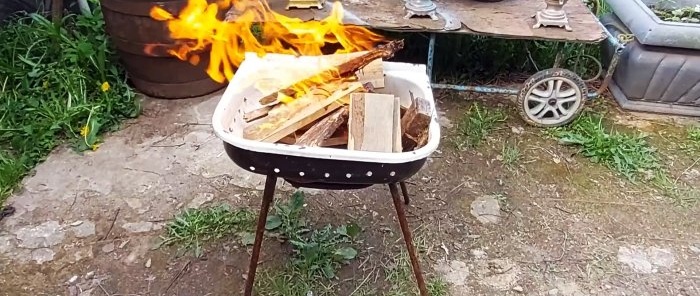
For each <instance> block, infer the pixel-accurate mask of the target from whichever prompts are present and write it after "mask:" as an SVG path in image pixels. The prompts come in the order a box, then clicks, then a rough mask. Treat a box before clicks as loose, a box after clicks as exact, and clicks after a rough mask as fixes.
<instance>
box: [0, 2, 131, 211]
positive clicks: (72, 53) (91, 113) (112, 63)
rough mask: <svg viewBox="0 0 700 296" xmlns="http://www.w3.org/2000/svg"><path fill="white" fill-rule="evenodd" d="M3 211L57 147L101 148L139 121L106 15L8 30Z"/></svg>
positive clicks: (4, 35) (2, 86) (0, 63)
mask: <svg viewBox="0 0 700 296" xmlns="http://www.w3.org/2000/svg"><path fill="white" fill-rule="evenodd" d="M0 44H2V46H0V205H1V204H2V202H3V200H4V199H5V198H6V197H7V196H8V195H9V194H11V192H12V191H13V189H14V188H15V186H16V185H17V184H18V183H19V182H20V181H21V179H22V178H23V177H24V176H25V175H26V174H27V173H28V172H29V170H31V169H32V168H33V167H34V166H35V165H37V164H38V163H40V162H41V161H43V159H44V158H45V157H46V156H47V155H48V153H49V152H50V151H51V150H52V149H53V148H54V147H56V146H58V145H60V144H62V143H64V142H66V140H68V141H69V142H71V143H72V144H73V145H74V146H75V148H76V149H78V150H80V151H82V150H88V149H97V147H98V146H99V144H100V136H99V135H100V134H102V133H103V132H106V131H113V130H115V129H117V128H118V127H119V123H120V122H121V120H122V119H124V118H131V117H135V116H137V115H138V113H139V111H140V108H139V104H138V100H137V99H136V97H135V94H134V92H133V91H132V90H131V88H130V87H129V86H128V85H127V84H126V75H125V73H124V71H123V70H122V69H121V68H120V67H119V64H118V58H117V56H116V54H115V51H114V49H113V47H112V46H111V43H110V42H109V40H108V38H107V35H106V33H105V30H104V20H103V18H102V15H101V10H100V9H99V7H98V9H95V10H94V15H92V16H86V15H68V16H66V17H65V18H63V21H62V22H61V24H60V25H59V26H56V25H54V24H53V23H52V22H51V21H49V20H48V19H46V18H45V17H43V16H41V15H39V14H29V15H24V16H21V17H18V18H16V19H12V20H10V21H9V23H8V24H7V25H6V26H3V27H2V28H1V29H0Z"/></svg>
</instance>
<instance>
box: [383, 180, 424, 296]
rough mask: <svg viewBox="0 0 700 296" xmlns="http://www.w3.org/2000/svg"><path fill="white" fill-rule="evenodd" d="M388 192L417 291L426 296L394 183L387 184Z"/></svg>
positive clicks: (421, 295) (406, 222)
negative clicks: (416, 284) (399, 226)
mask: <svg viewBox="0 0 700 296" xmlns="http://www.w3.org/2000/svg"><path fill="white" fill-rule="evenodd" d="M389 191H391V198H392V199H393V200H394V208H396V216H397V217H398V218H399V225H401V232H402V233H403V240H404V241H405V242H406V249H408V256H409V257H410V258H411V267H412V268H413V275H414V276H415V277H416V283H418V290H419V291H420V296H428V289H427V288H426V286H425V280H424V279H423V272H422V271H421V269H420V265H419V264H418V256H417V255H416V249H415V248H414V247H413V238H412V237H411V229H410V228H408V220H407V219H406V212H404V209H403V204H402V203H401V198H400V197H399V189H398V188H396V183H391V184H389Z"/></svg>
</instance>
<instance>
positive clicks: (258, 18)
mask: <svg viewBox="0 0 700 296" xmlns="http://www.w3.org/2000/svg"><path fill="white" fill-rule="evenodd" d="M210 2H213V1H211V0H210ZM231 5H233V7H234V9H235V15H236V18H235V19H234V20H233V21H230V22H227V21H223V20H219V19H218V18H217V16H218V15H219V14H220V12H221V11H224V10H227V9H229V8H230V7H231ZM150 15H151V18H153V19H155V20H159V21H164V22H166V23H167V26H168V29H169V31H170V36H171V38H173V39H174V40H176V41H177V47H176V48H175V49H170V50H168V52H169V53H170V54H171V55H173V56H176V57H177V58H179V59H181V60H183V61H189V62H190V63H192V64H197V63H199V60H200V58H199V54H200V53H201V52H203V51H204V50H206V49H207V48H210V49H211V50H210V53H209V65H208V67H207V70H206V71H207V74H208V75H209V76H210V77H211V78H212V79H213V80H215V81H217V82H224V81H225V80H229V81H230V80H231V79H232V78H233V75H234V68H237V67H238V66H239V65H240V64H241V62H243V59H244V56H245V52H255V53H257V54H258V55H259V56H262V55H264V54H266V53H281V54H294V55H321V54H323V52H322V48H324V46H326V45H328V44H335V46H336V47H338V49H337V50H335V53H350V52H358V51H364V50H368V49H371V48H373V47H374V46H375V45H376V44H377V43H378V42H380V41H382V40H383V37H382V36H380V35H378V34H375V33H373V32H371V31H369V30H368V29H365V28H363V27H359V26H354V25H344V24H342V19H343V8H342V5H341V4H340V2H334V3H333V8H332V11H331V14H330V15H329V16H328V17H326V18H325V19H323V20H321V21H306V22H305V21H302V20H300V19H298V18H290V17H287V16H284V15H281V14H279V13H276V12H274V11H272V9H271V8H270V7H269V5H268V4H267V3H266V1H265V0H218V2H217V3H211V4H210V3H208V2H207V0H188V3H187V5H186V6H185V8H184V9H182V11H180V13H179V15H178V16H173V15H172V14H170V13H169V12H167V11H166V10H164V9H163V8H160V7H157V6H156V7H153V8H152V9H151V13H150ZM256 34H257V36H256ZM327 78H329V77H319V79H327ZM301 88H305V87H301ZM307 91H308V89H303V90H302V89H300V90H299V92H300V93H305V92H307ZM281 100H289V98H281Z"/></svg>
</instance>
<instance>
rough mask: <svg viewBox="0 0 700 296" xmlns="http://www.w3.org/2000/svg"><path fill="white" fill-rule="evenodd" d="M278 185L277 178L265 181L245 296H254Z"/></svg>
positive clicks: (271, 177)
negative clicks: (256, 273)
mask: <svg viewBox="0 0 700 296" xmlns="http://www.w3.org/2000/svg"><path fill="white" fill-rule="evenodd" d="M276 185H277V177H274V176H267V179H266V180H265V191H263V196H262V205H261V206H260V213H258V225H257V228H256V229H255V242H254V243H253V254H251V256H250V264H249V265H248V278H246V282H245V294H244V295H245V296H251V295H253V284H255V271H256V270H257V269H258V259H260V248H261V247H262V241H263V235H264V234H265V223H266V222H267V213H268V212H269V211H270V206H271V205H272V200H273V197H274V196H275V186H276Z"/></svg>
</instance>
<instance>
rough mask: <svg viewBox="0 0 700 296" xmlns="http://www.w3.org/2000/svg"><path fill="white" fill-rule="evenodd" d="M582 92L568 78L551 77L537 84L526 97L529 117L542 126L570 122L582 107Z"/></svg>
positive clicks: (525, 102) (526, 108)
mask: <svg viewBox="0 0 700 296" xmlns="http://www.w3.org/2000/svg"><path fill="white" fill-rule="evenodd" d="M581 95H582V94H581V90H580V89H579V88H578V87H577V86H576V84H575V83H574V82H573V81H571V80H569V79H566V78H562V77H550V78H547V79H544V80H542V81H540V82H539V83H537V84H535V85H534V86H533V87H532V88H530V90H528V92H527V96H526V97H525V101H524V102H523V104H525V106H524V107H525V111H526V112H527V115H528V117H530V118H531V119H532V120H534V121H536V122H538V123H540V124H557V123H560V122H563V121H565V120H568V119H569V118H571V117H572V116H574V113H575V112H576V110H577V109H578V108H579V107H580V106H581V102H582V97H581Z"/></svg>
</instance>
